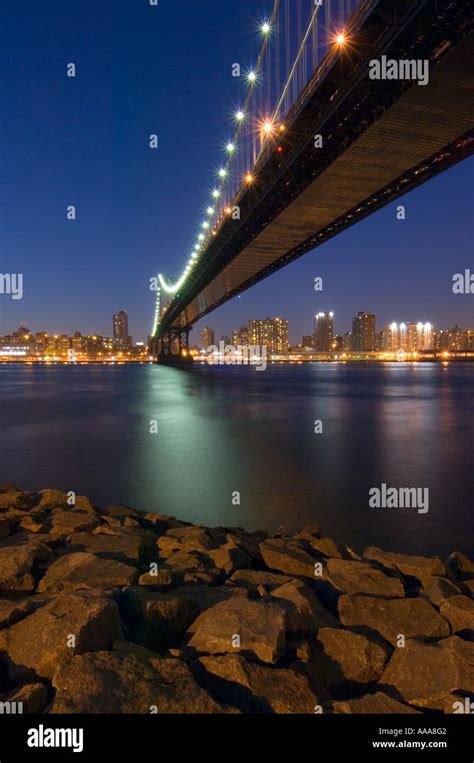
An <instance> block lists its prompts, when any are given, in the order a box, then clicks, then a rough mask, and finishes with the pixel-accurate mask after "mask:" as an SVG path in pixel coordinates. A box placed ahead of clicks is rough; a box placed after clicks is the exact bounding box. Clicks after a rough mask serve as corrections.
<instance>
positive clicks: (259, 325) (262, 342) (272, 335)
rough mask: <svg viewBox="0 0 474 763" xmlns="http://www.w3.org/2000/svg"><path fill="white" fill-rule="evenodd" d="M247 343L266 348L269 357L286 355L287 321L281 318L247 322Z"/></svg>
mask: <svg viewBox="0 0 474 763" xmlns="http://www.w3.org/2000/svg"><path fill="white" fill-rule="evenodd" d="M248 343H249V344H251V345H258V346H259V347H266V348H267V352H268V353H269V354H270V355H286V353H287V352H288V321H287V320H285V319H283V318H266V319H264V320H251V321H249V329H248Z"/></svg>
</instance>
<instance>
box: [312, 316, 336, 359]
mask: <svg viewBox="0 0 474 763" xmlns="http://www.w3.org/2000/svg"><path fill="white" fill-rule="evenodd" d="M333 334H334V313H318V314H317V315H315V317H314V347H315V349H316V351H317V352H330V350H331V349H332V342H333Z"/></svg>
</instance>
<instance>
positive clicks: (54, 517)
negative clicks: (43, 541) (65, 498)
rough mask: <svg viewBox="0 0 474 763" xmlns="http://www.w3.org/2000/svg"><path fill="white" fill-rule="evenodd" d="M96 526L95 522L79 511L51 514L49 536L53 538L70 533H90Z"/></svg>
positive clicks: (92, 518)
mask: <svg viewBox="0 0 474 763" xmlns="http://www.w3.org/2000/svg"><path fill="white" fill-rule="evenodd" d="M96 525H97V520H96V519H95V518H94V517H92V516H91V515H90V514H88V513H86V512H81V511H61V510H60V511H58V510H53V511H52V512H51V525H50V530H49V532H50V534H51V535H52V536H53V538H54V537H66V536H67V535H71V534H72V533H80V532H90V531H91V530H93V529H94V527H95V526H96Z"/></svg>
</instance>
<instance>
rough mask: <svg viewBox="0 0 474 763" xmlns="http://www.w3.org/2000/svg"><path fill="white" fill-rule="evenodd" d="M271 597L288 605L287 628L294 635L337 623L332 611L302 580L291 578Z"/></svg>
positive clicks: (274, 590) (273, 592) (301, 634)
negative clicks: (324, 605) (325, 606)
mask: <svg viewBox="0 0 474 763" xmlns="http://www.w3.org/2000/svg"><path fill="white" fill-rule="evenodd" d="M271 597H272V599H274V600H277V601H278V602H279V603H283V604H285V605H286V606H287V607H288V614H287V628H288V633H289V634H291V635H292V636H293V637H297V636H303V635H305V634H308V633H310V632H312V631H316V630H317V629H318V628H322V627H324V626H332V625H334V626H335V625H337V621H336V619H335V617H334V616H333V615H331V613H330V612H328V611H327V609H325V608H324V607H323V606H322V604H320V602H319V601H318V599H317V598H316V596H315V595H314V593H313V592H312V591H311V589H310V588H308V586H306V585H305V584H304V583H303V581H301V580H290V581H289V582H288V583H284V584H283V585H281V586H279V587H278V588H275V589H273V590H272V592H271Z"/></svg>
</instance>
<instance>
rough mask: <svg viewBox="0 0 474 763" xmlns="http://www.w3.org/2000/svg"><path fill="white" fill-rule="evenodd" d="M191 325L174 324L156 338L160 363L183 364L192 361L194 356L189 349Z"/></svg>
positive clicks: (157, 355)
mask: <svg viewBox="0 0 474 763" xmlns="http://www.w3.org/2000/svg"><path fill="white" fill-rule="evenodd" d="M190 331H191V327H189V326H186V327H184V328H183V327H174V326H172V327H171V328H169V329H168V330H167V331H165V333H164V334H163V336H162V337H160V339H157V340H156V350H155V352H156V357H157V362H158V363H163V364H166V365H182V364H183V363H192V362H193V356H192V355H191V353H190V351H189V333H190Z"/></svg>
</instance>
